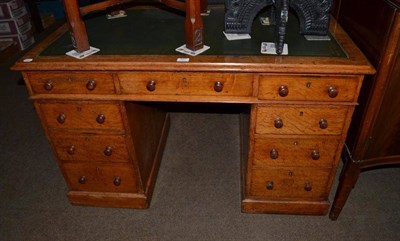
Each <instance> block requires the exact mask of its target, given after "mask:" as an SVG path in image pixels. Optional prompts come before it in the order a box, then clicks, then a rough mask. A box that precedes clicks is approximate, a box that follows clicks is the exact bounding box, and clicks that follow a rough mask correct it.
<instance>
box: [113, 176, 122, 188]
mask: <svg viewBox="0 0 400 241" xmlns="http://www.w3.org/2000/svg"><path fill="white" fill-rule="evenodd" d="M114 185H115V186H119V185H121V178H120V177H115V178H114Z"/></svg>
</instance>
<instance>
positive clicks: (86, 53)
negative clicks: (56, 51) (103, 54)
mask: <svg viewBox="0 0 400 241" xmlns="http://www.w3.org/2000/svg"><path fill="white" fill-rule="evenodd" d="M99 51H100V49H98V48H94V47H92V46H90V48H89V49H88V50H86V51H84V52H82V53H79V52H76V51H75V50H71V51H69V52H66V53H65V54H66V55H68V56H71V57H74V58H76V59H83V58H86V57H87V56H90V55H92V54H95V53H97V52H99Z"/></svg>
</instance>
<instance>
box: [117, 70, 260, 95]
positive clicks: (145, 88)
mask: <svg viewBox="0 0 400 241" xmlns="http://www.w3.org/2000/svg"><path fill="white" fill-rule="evenodd" d="M118 77H119V80H120V83H121V92H122V93H123V94H137V95H192V96H210V95H217V96H218V95H222V96H252V94H253V75H250V74H238V75H235V74H223V73H220V74H217V73H215V74H207V73H175V72H154V73H131V72H130V73H119V74H118Z"/></svg>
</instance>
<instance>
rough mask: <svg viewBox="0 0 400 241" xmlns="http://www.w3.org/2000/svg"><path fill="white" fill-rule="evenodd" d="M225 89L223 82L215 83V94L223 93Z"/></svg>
mask: <svg viewBox="0 0 400 241" xmlns="http://www.w3.org/2000/svg"><path fill="white" fill-rule="evenodd" d="M223 89H224V83H223V82H221V81H217V82H215V83H214V90H215V92H221V91H222V90H223Z"/></svg>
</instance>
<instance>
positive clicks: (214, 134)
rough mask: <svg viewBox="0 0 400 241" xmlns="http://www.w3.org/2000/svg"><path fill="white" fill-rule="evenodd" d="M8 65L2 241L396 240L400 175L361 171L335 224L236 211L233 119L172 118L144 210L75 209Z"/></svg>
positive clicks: (4, 71) (2, 111) (2, 96)
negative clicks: (153, 187) (152, 188)
mask: <svg viewBox="0 0 400 241" xmlns="http://www.w3.org/2000/svg"><path fill="white" fill-rule="evenodd" d="M13 61H14V60H10V61H9V63H5V64H3V65H2V66H1V69H0V76H1V78H0V240H19V241H20V240H39V241H40V240H52V241H54V240H67V241H70V240H144V241H145V240H232V241H233V240H380V241H382V240H400V233H399V230H400V208H399V204H400V185H399V183H400V169H399V168H391V169H380V170H375V171H371V172H366V173H363V174H362V175H361V178H360V180H359V182H358V184H357V186H356V188H355V189H354V191H353V192H352V194H351V196H350V198H349V200H348V202H347V205H346V206H345V208H344V210H343V212H342V214H341V216H340V217H339V219H338V220H337V221H331V220H330V219H329V218H328V216H322V217H320V216H317V217H315V216H292V215H268V214H262V215H261V214H243V213H241V211H240V179H239V173H240V170H239V135H238V134H239V128H238V123H239V118H238V115H237V114H217V113H188V112H173V113H172V114H171V129H170V134H169V136H168V140H167V145H166V149H165V153H164V157H163V159H162V164H161V167H160V172H159V175H158V179H157V183H156V187H155V192H154V196H153V200H152V203H151V207H150V209H147V210H132V209H112V208H94V207H79V206H72V205H70V204H69V202H68V200H67V198H66V191H67V189H66V184H65V182H64V180H63V178H62V176H61V173H60V171H59V169H58V167H57V165H56V161H55V158H54V156H53V154H52V151H51V149H50V146H49V144H48V142H47V140H46V137H45V136H44V133H43V130H42V127H41V125H40V122H39V119H38V116H37V115H36V113H35V110H34V107H33V104H32V102H31V101H30V100H29V99H28V93H27V90H26V88H25V86H23V85H17V82H18V79H19V78H20V74H19V73H18V72H11V71H9V70H8V68H9V66H10V65H11V63H12V62H13ZM336 183H337V180H336V181H335V187H336V185H337V184H336ZM335 187H334V189H335ZM334 189H333V190H334ZM332 194H334V191H332V193H331V196H332Z"/></svg>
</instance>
